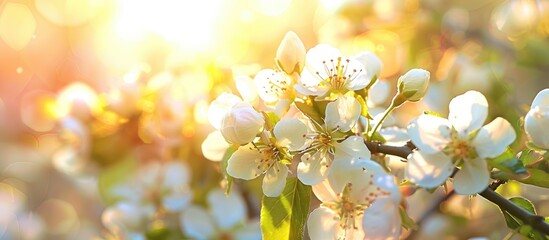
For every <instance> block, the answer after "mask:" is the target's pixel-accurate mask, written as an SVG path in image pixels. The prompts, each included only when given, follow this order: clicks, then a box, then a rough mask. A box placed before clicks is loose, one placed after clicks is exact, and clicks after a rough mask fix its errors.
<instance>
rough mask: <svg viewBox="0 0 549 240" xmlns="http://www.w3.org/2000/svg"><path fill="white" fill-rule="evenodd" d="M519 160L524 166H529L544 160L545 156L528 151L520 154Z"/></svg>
mask: <svg viewBox="0 0 549 240" xmlns="http://www.w3.org/2000/svg"><path fill="white" fill-rule="evenodd" d="M519 160H520V161H521V162H522V165H524V166H529V165H533V164H536V163H537V162H539V161H541V160H543V156H542V155H541V154H539V153H538V152H536V151H533V150H530V149H527V150H524V151H522V152H521V153H520V157H519Z"/></svg>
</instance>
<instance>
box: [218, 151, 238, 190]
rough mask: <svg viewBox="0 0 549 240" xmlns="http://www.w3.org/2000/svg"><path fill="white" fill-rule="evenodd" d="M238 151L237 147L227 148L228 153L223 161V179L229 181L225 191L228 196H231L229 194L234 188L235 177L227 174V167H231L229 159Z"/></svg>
mask: <svg viewBox="0 0 549 240" xmlns="http://www.w3.org/2000/svg"><path fill="white" fill-rule="evenodd" d="M237 149H238V146H237V145H231V146H230V147H229V148H227V151H226V152H225V154H224V155H223V158H222V159H221V170H222V171H223V177H225V180H226V181H227V189H226V191H225V194H227V195H229V193H230V192H231V187H232V186H233V177H232V176H231V175H229V174H228V173H227V165H229V158H231V156H232V155H233V153H234V152H236V150H237Z"/></svg>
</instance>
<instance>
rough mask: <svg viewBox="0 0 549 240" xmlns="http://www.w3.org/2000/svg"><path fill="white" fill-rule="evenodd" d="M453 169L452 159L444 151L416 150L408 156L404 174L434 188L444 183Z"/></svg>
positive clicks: (426, 186) (420, 183) (417, 182)
mask: <svg viewBox="0 0 549 240" xmlns="http://www.w3.org/2000/svg"><path fill="white" fill-rule="evenodd" d="M453 171H454V165H453V164H452V160H451V159H450V158H449V157H448V156H446V155H444V154H443V153H434V154H426V153H425V152H422V151H415V152H414V153H412V154H411V155H409V156H408V164H407V165H406V170H405V172H404V174H405V176H406V178H408V179H410V181H412V182H414V183H415V184H417V185H419V186H421V187H425V188H434V187H438V186H440V185H441V184H443V183H444V182H445V181H446V179H448V177H450V175H452V172H453Z"/></svg>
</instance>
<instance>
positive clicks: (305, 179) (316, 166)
mask: <svg viewBox="0 0 549 240" xmlns="http://www.w3.org/2000/svg"><path fill="white" fill-rule="evenodd" d="M323 153H324V154H323ZM327 155H328V154H327V153H325V151H317V152H315V153H314V154H312V155H311V154H309V153H305V154H303V156H302V157H301V162H300V163H299V164H298V165H297V178H298V179H299V180H300V181H301V182H302V183H303V184H306V185H314V184H318V183H320V182H321V181H322V180H324V179H325V178H326V175H327V173H328V169H329V168H328V167H327V166H326V164H327V162H328V160H327V159H325V157H326V156H327Z"/></svg>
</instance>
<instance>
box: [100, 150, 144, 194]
mask: <svg viewBox="0 0 549 240" xmlns="http://www.w3.org/2000/svg"><path fill="white" fill-rule="evenodd" d="M136 168H137V161H136V159H134V158H132V157H129V156H127V157H125V158H123V159H122V160H121V161H119V162H117V163H116V164H113V165H111V166H109V167H107V168H105V169H103V170H102V171H101V172H100V173H99V177H98V180H97V184H98V187H99V195H100V196H101V199H102V200H103V202H105V203H106V204H107V205H112V204H114V203H116V202H117V201H119V200H120V199H119V197H118V196H117V195H116V194H115V191H114V189H113V188H114V187H116V186H118V185H120V184H122V183H123V182H124V181H125V180H126V179H127V177H128V176H131V175H132V173H133V172H134V171H135V169H136Z"/></svg>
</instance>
